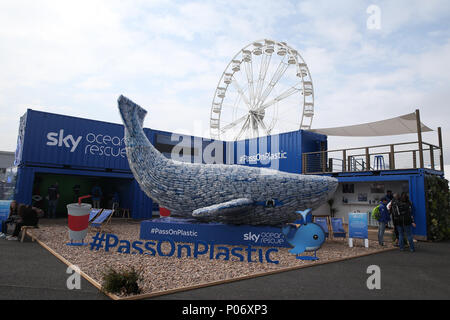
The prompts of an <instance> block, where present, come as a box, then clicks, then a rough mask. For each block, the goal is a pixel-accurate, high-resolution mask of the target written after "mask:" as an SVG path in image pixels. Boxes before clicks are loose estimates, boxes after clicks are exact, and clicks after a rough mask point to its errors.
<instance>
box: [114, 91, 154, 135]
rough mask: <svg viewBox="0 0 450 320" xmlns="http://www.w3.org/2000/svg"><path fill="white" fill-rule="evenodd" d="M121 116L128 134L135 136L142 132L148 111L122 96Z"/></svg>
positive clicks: (120, 101) (119, 100)
mask: <svg viewBox="0 0 450 320" xmlns="http://www.w3.org/2000/svg"><path fill="white" fill-rule="evenodd" d="M117 102H118V104H119V110H120V116H121V117H122V120H123V123H124V124H125V128H126V129H127V131H128V133H130V134H132V135H133V134H134V133H137V132H139V131H141V130H142V128H143V126H144V119H145V116H146V115H147V111H146V110H145V109H143V108H141V107H140V106H139V105H137V104H136V103H134V102H133V101H131V100H130V99H128V98H127V97H125V96H123V95H121V96H120V97H119V99H118V101H117Z"/></svg>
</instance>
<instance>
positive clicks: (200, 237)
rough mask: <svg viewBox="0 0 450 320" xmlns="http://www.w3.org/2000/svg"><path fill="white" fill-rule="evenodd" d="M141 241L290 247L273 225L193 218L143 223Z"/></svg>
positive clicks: (170, 218)
mask: <svg viewBox="0 0 450 320" xmlns="http://www.w3.org/2000/svg"><path fill="white" fill-rule="evenodd" d="M140 239H142V240H166V239H170V240H172V241H174V242H187V243H194V242H196V241H204V242H208V243H214V244H224V245H244V246H248V245H252V246H264V247H287V248H288V247H290V245H289V243H288V242H287V241H286V239H285V237H284V235H283V234H282V233H281V228H277V227H269V226H261V227H258V226H248V225H239V226H236V225H227V224H222V223H199V222H198V221H196V220H193V219H183V218H172V217H168V218H159V219H153V220H146V221H143V222H141V232H140Z"/></svg>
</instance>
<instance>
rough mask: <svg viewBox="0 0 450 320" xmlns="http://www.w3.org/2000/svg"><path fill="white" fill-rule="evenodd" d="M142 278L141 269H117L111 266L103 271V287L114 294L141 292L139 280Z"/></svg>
mask: <svg viewBox="0 0 450 320" xmlns="http://www.w3.org/2000/svg"><path fill="white" fill-rule="evenodd" d="M140 280H142V276H141V271H137V270H135V269H134V267H131V268H130V269H122V270H119V271H117V270H115V269H113V268H112V267H109V268H108V270H107V271H105V272H104V273H103V283H102V289H103V290H104V291H106V292H109V293H114V294H123V295H130V294H139V293H140V292H141V289H140V288H139V285H138V281H140Z"/></svg>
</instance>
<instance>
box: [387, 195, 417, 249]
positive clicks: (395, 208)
mask: <svg viewBox="0 0 450 320" xmlns="http://www.w3.org/2000/svg"><path fill="white" fill-rule="evenodd" d="M391 210H392V218H393V220H394V225H395V226H396V228H397V230H398V244H399V247H400V250H401V251H403V250H404V248H405V244H404V238H405V235H406V238H407V239H408V243H409V250H410V251H411V252H414V251H415V248H414V241H413V237H412V227H414V228H415V227H416V224H415V222H414V216H413V214H412V204H411V202H410V201H409V198H408V195H407V194H406V193H402V195H401V197H400V200H397V199H395V198H394V200H392V206H391Z"/></svg>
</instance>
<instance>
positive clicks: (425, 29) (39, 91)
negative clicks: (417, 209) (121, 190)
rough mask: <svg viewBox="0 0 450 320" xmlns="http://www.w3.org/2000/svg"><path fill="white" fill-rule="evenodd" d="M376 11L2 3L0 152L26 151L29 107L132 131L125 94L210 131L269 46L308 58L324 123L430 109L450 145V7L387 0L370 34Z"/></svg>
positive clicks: (337, 6) (153, 117) (172, 124)
mask: <svg viewBox="0 0 450 320" xmlns="http://www.w3.org/2000/svg"><path fill="white" fill-rule="evenodd" d="M372 3H373V1H363V2H362V1H359V0H349V1H339V2H330V1H327V0H316V1H312V0H311V1H309V0H307V1H301V2H297V1H287V0H286V1H256V0H252V1H245V2H243V1H231V2H230V1H224V0H218V1H208V2H204V1H180V2H178V1H165V0H161V1H145V0H139V1H117V0H112V1H100V0H96V1H51V0H41V1H39V2H37V1H2V2H0V68H1V70H2V72H1V73H0V111H2V114H4V116H2V121H3V122H2V126H1V128H0V134H1V135H2V137H4V138H3V139H2V142H1V144H0V149H5V150H14V149H15V143H16V135H17V129H18V119H19V117H20V115H22V114H23V113H24V112H25V110H26V108H27V107H31V108H36V109H40V110H46V111H50V112H56V113H66V114H71V115H74V116H79V117H84V118H92V119H97V120H105V121H110V122H117V123H120V118H119V116H118V114H117V111H116V105H115V104H116V99H117V96H118V95H119V94H126V95H128V96H129V97H130V98H133V99H134V100H136V101H137V102H138V103H140V104H141V105H143V106H144V107H146V108H148V109H149V117H148V119H146V123H145V124H146V126H149V127H155V128H158V129H162V130H168V131H170V130H181V131H183V132H185V133H189V131H191V132H192V130H197V131H202V132H207V130H208V126H209V116H210V107H211V101H212V97H213V94H214V90H215V88H216V86H217V82H218V81H219V78H220V76H221V74H222V72H223V71H224V69H225V67H226V65H227V64H228V63H229V62H230V60H231V59H232V57H233V56H234V55H235V54H236V53H238V52H239V50H240V49H241V48H243V47H244V46H246V45H247V44H249V43H251V42H253V41H255V40H258V39H264V38H273V39H274V40H278V41H286V42H287V43H288V44H289V45H291V46H292V47H294V48H296V49H298V50H299V52H300V54H301V55H302V56H303V57H304V58H305V61H306V63H307V64H308V66H309V69H310V71H311V73H312V78H313V81H314V88H315V108H316V116H315V118H314V121H313V126H314V127H316V128H317V127H329V126H336V125H347V124H354V123H362V122H369V121H374V120H381V119H384V118H389V117H391V116H397V115H401V114H404V113H409V112H412V111H414V109H415V108H417V107H420V108H421V111H422V114H423V120H424V122H425V123H427V124H428V123H429V124H430V126H433V127H437V126H442V127H443V131H444V144H445V145H450V135H449V134H448V132H450V126H449V125H447V122H448V119H449V118H450V117H449V111H448V108H447V101H449V99H450V96H449V95H450V93H449V91H448V84H449V80H450V79H449V77H450V76H449V74H448V72H445V70H449V69H450V65H449V64H450V61H449V59H448V57H449V56H450V38H449V36H448V30H449V29H450V28H449V24H448V21H449V18H450V13H449V8H448V6H447V5H446V2H445V1H427V2H422V1H416V0H414V1H412V2H411V1H403V0H399V1H376V2H375V3H374V4H376V5H378V6H379V7H380V9H381V30H379V31H371V30H368V29H367V27H366V21H367V18H368V14H367V12H366V9H367V7H368V6H369V5H371V4H372ZM199 123H201V126H202V127H203V128H202V129H199V128H198V127H199V126H200V125H199ZM196 127H197V128H196ZM382 139H385V138H382ZM433 139H434V136H433ZM394 140H395V138H394ZM330 141H331V142H332V144H336V146H337V145H339V143H341V142H336V143H335V142H334V141H335V139H334V138H330ZM383 141H385V140H383ZM389 141H391V140H389ZM369 142H370V143H372V140H367V143H369ZM373 142H374V144H377V141H375V140H374V141H373ZM378 142H379V141H378ZM352 143H353V142H351V141H343V142H342V144H344V145H345V144H347V145H351V144H352ZM356 143H365V142H364V140H362V141H357V142H355V144H356ZM332 144H331V143H330V145H332ZM446 159H449V160H450V154H448V155H447V154H446Z"/></svg>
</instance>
